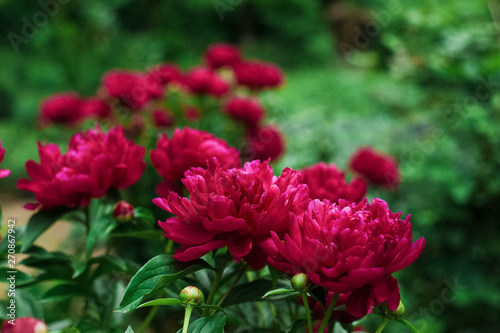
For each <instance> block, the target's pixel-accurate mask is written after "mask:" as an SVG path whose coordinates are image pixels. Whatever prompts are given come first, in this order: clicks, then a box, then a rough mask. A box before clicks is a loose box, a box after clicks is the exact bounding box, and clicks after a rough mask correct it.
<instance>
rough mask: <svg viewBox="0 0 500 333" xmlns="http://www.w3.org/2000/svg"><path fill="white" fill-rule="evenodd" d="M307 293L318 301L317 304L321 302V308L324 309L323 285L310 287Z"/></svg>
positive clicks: (324, 294) (324, 295)
mask: <svg viewBox="0 0 500 333" xmlns="http://www.w3.org/2000/svg"><path fill="white" fill-rule="evenodd" d="M309 294H311V296H312V297H314V298H315V299H316V300H317V301H318V302H319V304H321V306H322V307H323V309H326V292H325V288H323V287H316V288H312V289H311V290H309Z"/></svg>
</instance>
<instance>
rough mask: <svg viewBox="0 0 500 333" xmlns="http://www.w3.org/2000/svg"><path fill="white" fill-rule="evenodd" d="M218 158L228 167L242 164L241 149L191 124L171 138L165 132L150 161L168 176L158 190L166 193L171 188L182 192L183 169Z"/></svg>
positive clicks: (163, 176) (159, 192)
mask: <svg viewBox="0 0 500 333" xmlns="http://www.w3.org/2000/svg"><path fill="white" fill-rule="evenodd" d="M214 157H215V158H216V159H217V160H218V161H219V162H220V163H221V164H222V165H226V166H227V167H228V168H235V167H239V166H240V163H241V162H240V158H239V153H238V151H237V150H236V149H235V148H232V147H229V146H228V145H227V143H226V142H225V141H224V140H221V139H218V138H216V137H215V136H213V135H212V134H210V133H208V132H203V131H199V130H195V129H191V128H188V127H186V128H184V129H182V130H181V129H178V128H177V129H175V131H174V134H173V135H172V138H170V139H169V138H168V136H167V135H166V134H165V135H162V136H160V137H159V139H158V141H157V143H156V149H154V150H152V151H151V162H152V163H153V166H154V167H155V169H156V171H158V173H159V174H160V176H161V177H162V178H163V179H164V180H165V182H164V183H161V184H160V185H159V186H158V187H157V191H158V194H159V195H160V196H164V197H166V196H167V195H168V192H169V191H176V192H179V191H180V190H181V189H182V184H180V183H179V181H180V180H181V178H182V177H184V173H185V172H186V171H187V170H189V169H190V168H193V167H199V166H206V165H207V161H208V160H211V159H212V158H214Z"/></svg>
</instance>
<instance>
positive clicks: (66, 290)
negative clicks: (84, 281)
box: [41, 284, 85, 303]
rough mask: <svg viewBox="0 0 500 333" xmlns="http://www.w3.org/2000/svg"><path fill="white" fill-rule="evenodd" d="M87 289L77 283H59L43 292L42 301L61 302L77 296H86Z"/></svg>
mask: <svg viewBox="0 0 500 333" xmlns="http://www.w3.org/2000/svg"><path fill="white" fill-rule="evenodd" d="M84 295H85V289H83V288H82V287H79V286H78V285H75V284H59V285H57V286H55V287H53V288H51V289H49V290H47V292H46V293H45V294H43V296H42V298H41V302H43V303H49V302H60V301H62V300H65V299H68V298H72V297H75V296H84Z"/></svg>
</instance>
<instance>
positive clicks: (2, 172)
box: [0, 140, 10, 178]
mask: <svg viewBox="0 0 500 333" xmlns="http://www.w3.org/2000/svg"><path fill="white" fill-rule="evenodd" d="M4 156H5V148H4V147H3V146H2V141H1V140H0V163H2V161H3V158H4ZM8 175H10V170H7V169H0V178H5V177H7V176H8Z"/></svg>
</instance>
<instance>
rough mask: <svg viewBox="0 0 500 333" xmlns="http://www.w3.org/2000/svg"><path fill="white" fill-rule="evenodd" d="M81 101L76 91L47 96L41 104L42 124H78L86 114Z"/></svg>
mask: <svg viewBox="0 0 500 333" xmlns="http://www.w3.org/2000/svg"><path fill="white" fill-rule="evenodd" d="M81 103H82V102H81V100H80V97H79V96H78V94H77V93H75V92H65V93H59V94H54V95H52V96H50V97H48V98H46V99H45V100H44V101H43V102H42V104H41V106H40V113H39V124H40V126H42V127H45V126H48V125H50V124H53V123H56V124H65V125H69V126H76V125H78V123H80V122H81V121H82V120H83V119H84V118H85V116H86V114H85V113H84V110H83V109H82V108H81Z"/></svg>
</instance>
